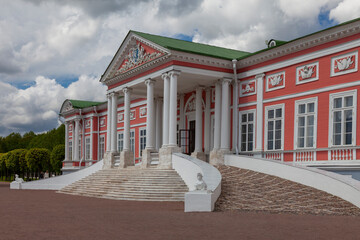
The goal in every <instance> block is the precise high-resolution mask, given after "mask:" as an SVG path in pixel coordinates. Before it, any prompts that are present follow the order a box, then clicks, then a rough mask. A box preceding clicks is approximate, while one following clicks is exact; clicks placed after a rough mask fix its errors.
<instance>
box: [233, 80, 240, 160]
mask: <svg viewBox="0 0 360 240" xmlns="http://www.w3.org/2000/svg"><path fill="white" fill-rule="evenodd" d="M238 100H239V97H238V82H237V79H235V80H234V81H233V104H232V107H233V109H232V113H233V115H232V116H233V117H232V120H233V121H232V140H233V141H232V150H233V151H234V152H236V153H238V136H239V135H238V122H239V120H238V116H239V111H238Z"/></svg>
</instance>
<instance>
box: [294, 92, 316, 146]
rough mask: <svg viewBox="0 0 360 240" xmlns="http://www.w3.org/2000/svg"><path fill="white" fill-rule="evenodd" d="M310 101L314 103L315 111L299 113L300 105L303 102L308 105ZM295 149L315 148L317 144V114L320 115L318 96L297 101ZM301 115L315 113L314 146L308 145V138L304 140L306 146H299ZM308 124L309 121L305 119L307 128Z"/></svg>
mask: <svg viewBox="0 0 360 240" xmlns="http://www.w3.org/2000/svg"><path fill="white" fill-rule="evenodd" d="M308 103H314V113H313V114H308V113H305V114H299V106H300V105H302V104H305V105H307V104H308ZM294 115H295V116H294V126H295V127H294V149H314V148H316V145H317V115H318V97H313V98H307V99H301V100H297V101H295V111H294ZM299 115H306V116H308V115H314V136H313V139H314V140H313V147H306V140H304V141H305V142H304V147H298V144H297V142H298V128H299V121H298V118H299ZM306 126H307V121H306V120H305V129H306ZM306 137H307V136H306V130H305V139H306Z"/></svg>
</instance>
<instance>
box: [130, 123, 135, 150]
mask: <svg viewBox="0 0 360 240" xmlns="http://www.w3.org/2000/svg"><path fill="white" fill-rule="evenodd" d="M130 150H131V151H132V152H133V153H134V156H135V130H134V129H132V130H130Z"/></svg>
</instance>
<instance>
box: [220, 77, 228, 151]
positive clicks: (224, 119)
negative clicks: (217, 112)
mask: <svg viewBox="0 0 360 240" xmlns="http://www.w3.org/2000/svg"><path fill="white" fill-rule="evenodd" d="M230 82H231V79H229V78H224V79H223V80H222V94H221V95H222V99H221V144H220V149H221V150H225V151H228V150H230V103H229V85H230Z"/></svg>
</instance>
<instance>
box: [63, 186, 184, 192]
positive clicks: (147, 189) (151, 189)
mask: <svg viewBox="0 0 360 240" xmlns="http://www.w3.org/2000/svg"><path fill="white" fill-rule="evenodd" d="M81 187H82V186H78V185H76V186H72V187H68V188H64V189H62V190H67V191H68V190H77V189H79V190H81V189H86V190H89V189H91V190H94V191H97V190H99V191H101V190H105V189H106V190H115V191H120V190H124V191H127V190H129V191H142V192H186V191H187V188H186V187H177V188H174V187H173V188H169V187H167V188H166V187H163V188H155V187H142V186H134V187H127V186H109V187H101V186H92V187H87V188H81Z"/></svg>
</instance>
